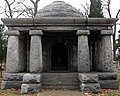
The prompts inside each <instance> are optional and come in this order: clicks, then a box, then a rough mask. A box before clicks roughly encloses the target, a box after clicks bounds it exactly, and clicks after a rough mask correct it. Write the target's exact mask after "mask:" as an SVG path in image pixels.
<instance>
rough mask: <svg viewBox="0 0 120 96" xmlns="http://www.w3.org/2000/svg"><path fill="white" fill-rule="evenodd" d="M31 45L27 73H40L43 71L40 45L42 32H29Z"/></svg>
mask: <svg viewBox="0 0 120 96" xmlns="http://www.w3.org/2000/svg"><path fill="white" fill-rule="evenodd" d="M30 35H31V43H30V44H31V45H30V66H29V71H30V72H31V73H40V72H42V70H43V62H42V44H41V35H43V32H42V30H30Z"/></svg>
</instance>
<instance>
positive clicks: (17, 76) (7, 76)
mask: <svg viewBox="0 0 120 96" xmlns="http://www.w3.org/2000/svg"><path fill="white" fill-rule="evenodd" d="M24 74H25V73H4V74H3V80H4V81H22V80H23V75H24Z"/></svg>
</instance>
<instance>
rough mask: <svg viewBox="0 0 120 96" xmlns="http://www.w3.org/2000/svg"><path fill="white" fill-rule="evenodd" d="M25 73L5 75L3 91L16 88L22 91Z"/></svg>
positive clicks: (2, 84)
mask: <svg viewBox="0 0 120 96" xmlns="http://www.w3.org/2000/svg"><path fill="white" fill-rule="evenodd" d="M24 74H25V73H4V74H3V81H2V83H1V89H9V88H15V89H20V88H21V85H22V83H23V75H24Z"/></svg>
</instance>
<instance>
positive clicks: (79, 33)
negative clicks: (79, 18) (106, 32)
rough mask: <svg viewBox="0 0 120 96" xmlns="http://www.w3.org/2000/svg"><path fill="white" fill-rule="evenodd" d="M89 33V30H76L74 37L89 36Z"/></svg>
mask: <svg viewBox="0 0 120 96" xmlns="http://www.w3.org/2000/svg"><path fill="white" fill-rule="evenodd" d="M89 34H90V31H89V30H77V33H76V35H89Z"/></svg>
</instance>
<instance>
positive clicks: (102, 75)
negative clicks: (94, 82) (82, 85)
mask: <svg viewBox="0 0 120 96" xmlns="http://www.w3.org/2000/svg"><path fill="white" fill-rule="evenodd" d="M96 74H98V79H99V80H117V74H115V73H105V72H104V73H96Z"/></svg>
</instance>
